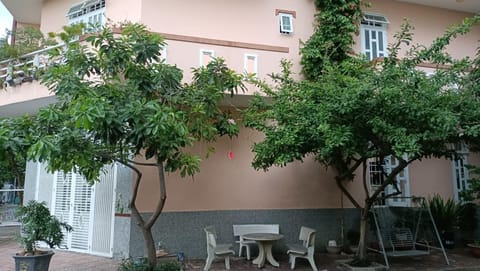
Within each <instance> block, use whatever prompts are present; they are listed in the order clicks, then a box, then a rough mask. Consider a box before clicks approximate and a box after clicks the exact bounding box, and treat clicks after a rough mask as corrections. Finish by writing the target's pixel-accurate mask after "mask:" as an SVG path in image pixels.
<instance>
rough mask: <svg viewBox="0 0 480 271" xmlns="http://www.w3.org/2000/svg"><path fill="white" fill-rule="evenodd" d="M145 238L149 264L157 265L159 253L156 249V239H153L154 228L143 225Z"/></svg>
mask: <svg viewBox="0 0 480 271" xmlns="http://www.w3.org/2000/svg"><path fill="white" fill-rule="evenodd" d="M141 229H142V234H143V239H144V241H145V247H146V248H147V257H148V264H149V265H150V266H155V265H156V264H157V253H156V249H155V241H154V240H153V234H152V229H151V228H147V227H141Z"/></svg>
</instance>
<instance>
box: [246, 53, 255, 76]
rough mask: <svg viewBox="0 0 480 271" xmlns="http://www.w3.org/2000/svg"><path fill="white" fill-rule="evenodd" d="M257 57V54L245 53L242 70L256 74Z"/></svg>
mask: <svg viewBox="0 0 480 271" xmlns="http://www.w3.org/2000/svg"><path fill="white" fill-rule="evenodd" d="M257 59H258V57H257V55H252V54H245V57H244V63H243V70H244V71H245V72H246V73H249V74H250V73H251V74H255V76H256V75H257V73H258V66H257Z"/></svg>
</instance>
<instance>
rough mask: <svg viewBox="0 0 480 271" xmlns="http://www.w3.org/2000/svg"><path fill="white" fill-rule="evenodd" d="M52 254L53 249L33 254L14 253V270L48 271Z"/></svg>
mask: <svg viewBox="0 0 480 271" xmlns="http://www.w3.org/2000/svg"><path fill="white" fill-rule="evenodd" d="M53 254H54V252H53V251H47V252H45V254H40V255H33V256H22V255H18V254H17V255H14V256H13V258H14V259H15V271H48V267H49V266H50V260H51V259H52V256H53Z"/></svg>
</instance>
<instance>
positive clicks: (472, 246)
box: [467, 240, 480, 258]
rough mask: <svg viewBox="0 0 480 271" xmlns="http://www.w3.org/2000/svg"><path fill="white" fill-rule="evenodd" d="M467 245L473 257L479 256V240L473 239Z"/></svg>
mask: <svg viewBox="0 0 480 271" xmlns="http://www.w3.org/2000/svg"><path fill="white" fill-rule="evenodd" d="M467 246H468V247H469V248H470V251H471V252H472V254H473V255H474V256H475V257H477V258H480V241H479V240H477V241H474V242H473V243H469V244H467Z"/></svg>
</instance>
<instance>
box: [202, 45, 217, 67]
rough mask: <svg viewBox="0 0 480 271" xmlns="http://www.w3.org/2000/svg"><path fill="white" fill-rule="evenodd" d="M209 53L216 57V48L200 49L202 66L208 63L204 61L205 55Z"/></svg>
mask: <svg viewBox="0 0 480 271" xmlns="http://www.w3.org/2000/svg"><path fill="white" fill-rule="evenodd" d="M206 55H209V56H210V57H211V58H213V57H215V51H214V50H206V49H200V66H206V65H207V64H208V63H203V57H204V56H206Z"/></svg>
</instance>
